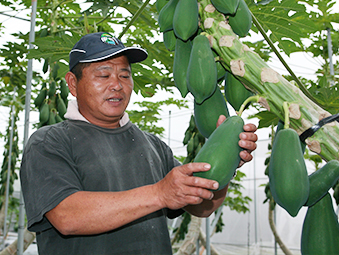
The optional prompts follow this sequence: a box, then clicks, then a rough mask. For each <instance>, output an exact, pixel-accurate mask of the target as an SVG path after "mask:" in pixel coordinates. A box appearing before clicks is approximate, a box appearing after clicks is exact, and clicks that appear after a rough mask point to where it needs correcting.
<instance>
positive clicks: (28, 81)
mask: <svg viewBox="0 0 339 255" xmlns="http://www.w3.org/2000/svg"><path fill="white" fill-rule="evenodd" d="M37 4H38V1H37V0H32V14H31V29H30V33H29V50H30V49H32V48H33V42H34V40H35V17H36V9H37ZM32 73H33V60H32V59H29V60H28V64H27V75H26V98H25V123H24V144H23V147H24V148H25V145H26V143H27V140H28V131H29V114H30V108H31V85H32V76H33V74H32ZM24 231H25V204H24V199H23V196H22V191H21V190H20V206H19V227H18V247H17V254H18V255H22V254H23V252H24Z"/></svg>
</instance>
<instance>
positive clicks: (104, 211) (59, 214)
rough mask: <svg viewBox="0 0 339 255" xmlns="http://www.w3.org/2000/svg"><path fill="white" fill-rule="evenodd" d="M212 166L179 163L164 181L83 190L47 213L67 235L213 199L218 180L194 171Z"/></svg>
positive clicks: (96, 231)
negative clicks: (114, 189)
mask: <svg viewBox="0 0 339 255" xmlns="http://www.w3.org/2000/svg"><path fill="white" fill-rule="evenodd" d="M209 168H210V165H209V164H205V163H191V164H187V165H183V166H178V167H175V168H173V169H172V171H171V172H170V173H168V174H167V175H166V176H165V178H164V179H162V180H161V181H159V182H157V183H155V184H153V185H147V186H143V187H139V188H136V189H132V190H128V191H121V192H86V191H79V192H76V193H74V194H72V195H70V196H68V197H67V198H65V199H64V200H63V201H61V202H60V203H59V204H58V205H57V206H56V207H54V208H53V209H52V210H50V211H49V212H47V213H46V214H45V216H46V217H47V219H48V220H49V221H50V222H51V224H52V225H53V226H54V227H55V228H56V229H57V230H58V231H59V232H60V233H62V234H64V235H91V234H99V233H104V232H107V231H110V230H113V229H116V228H119V227H121V226H123V225H125V224H128V223H130V222H132V221H134V220H136V219H139V218H141V217H143V216H145V215H148V214H150V213H152V212H155V211H158V210H160V209H162V208H170V209H179V208H183V207H185V206H186V205H188V204H200V203H201V202H202V201H203V200H210V199H212V197H213V193H212V192H211V191H209V190H210V189H216V188H217V185H218V183H217V182H215V181H211V180H207V179H203V178H199V177H194V176H193V172H199V171H207V170H209ZM213 185H216V186H213Z"/></svg>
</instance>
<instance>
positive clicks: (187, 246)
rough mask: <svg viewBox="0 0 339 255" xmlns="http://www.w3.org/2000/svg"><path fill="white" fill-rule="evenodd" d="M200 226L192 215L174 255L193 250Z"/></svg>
mask: <svg viewBox="0 0 339 255" xmlns="http://www.w3.org/2000/svg"><path fill="white" fill-rule="evenodd" d="M200 226H201V218H199V217H195V216H193V215H192V216H191V222H190V225H189V227H188V231H187V235H186V237H185V239H184V241H183V243H182V245H181V246H180V248H179V250H178V252H177V253H176V255H189V254H192V253H193V252H194V251H195V249H196V243H197V240H198V238H199V233H200ZM0 255H1V254H0Z"/></svg>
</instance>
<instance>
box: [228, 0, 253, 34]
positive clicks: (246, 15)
mask: <svg viewBox="0 0 339 255" xmlns="http://www.w3.org/2000/svg"><path fill="white" fill-rule="evenodd" d="M228 23H229V25H230V26H231V28H232V30H233V32H234V33H235V34H237V35H238V36H240V37H244V36H246V35H247V34H248V32H249V31H250V29H251V27H252V15H251V12H250V10H249V9H248V6H247V4H246V2H245V0H239V6H238V9H237V12H236V13H235V15H234V16H229V18H228Z"/></svg>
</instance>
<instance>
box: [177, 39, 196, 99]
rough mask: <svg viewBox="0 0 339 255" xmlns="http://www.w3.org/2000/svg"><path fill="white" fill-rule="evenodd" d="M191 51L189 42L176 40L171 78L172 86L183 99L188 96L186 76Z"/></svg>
mask: <svg viewBox="0 0 339 255" xmlns="http://www.w3.org/2000/svg"><path fill="white" fill-rule="evenodd" d="M191 50H192V42H191V41H190V40H188V41H186V42H184V41H182V40H181V39H179V38H178V39H177V40H176V43H175V51H174V61H173V78H174V84H175V86H176V87H177V88H178V90H179V91H180V94H181V96H182V97H183V98H185V97H186V95H187V94H188V88H187V81H186V76H187V68H188V63H189V61H190V55H191Z"/></svg>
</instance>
